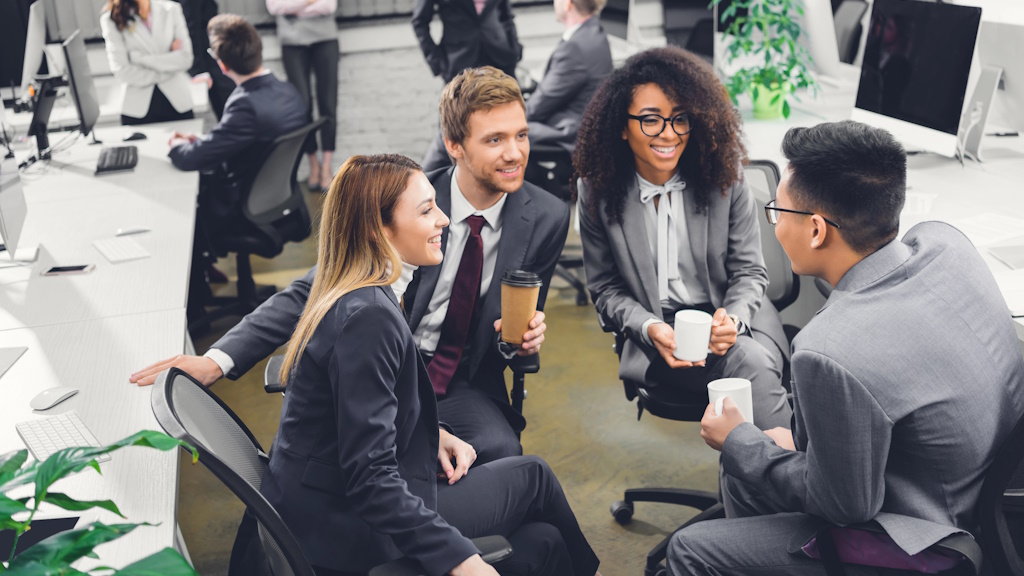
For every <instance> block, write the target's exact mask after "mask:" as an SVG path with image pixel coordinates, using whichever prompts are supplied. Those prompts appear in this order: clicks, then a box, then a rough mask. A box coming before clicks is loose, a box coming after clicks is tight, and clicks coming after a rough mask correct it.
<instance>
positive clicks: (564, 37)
mask: <svg viewBox="0 0 1024 576" xmlns="http://www.w3.org/2000/svg"><path fill="white" fill-rule="evenodd" d="M591 18H593V16H591ZM587 20H590V18H587ZM587 20H584V21H583V22H580V23H579V24H573V25H572V26H569V27H568V28H566V29H565V32H562V40H564V41H566V42H568V41H569V40H570V39H571V38H572V35H573V34H575V33H576V31H577V30H579V29H580V26H583V24H584V23H585V22H586V21H587Z"/></svg>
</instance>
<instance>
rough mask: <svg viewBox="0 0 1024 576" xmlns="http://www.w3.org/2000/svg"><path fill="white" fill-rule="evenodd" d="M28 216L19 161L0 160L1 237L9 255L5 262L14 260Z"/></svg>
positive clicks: (12, 159) (11, 159) (10, 159)
mask: <svg viewBox="0 0 1024 576" xmlns="http://www.w3.org/2000/svg"><path fill="white" fill-rule="evenodd" d="M27 215H28V205H27V204H26V203H25V193H24V191H23V190H22V187H21V177H20V176H19V175H18V161H17V160H15V159H14V158H4V159H2V160H0V236H2V237H3V242H4V246H6V248H7V249H6V253H7V255H8V256H7V258H4V260H6V259H8V258H9V259H10V260H13V259H14V255H15V251H16V250H17V249H18V242H19V241H20V240H21V230H22V228H23V227H24V225H25V217H26V216H27Z"/></svg>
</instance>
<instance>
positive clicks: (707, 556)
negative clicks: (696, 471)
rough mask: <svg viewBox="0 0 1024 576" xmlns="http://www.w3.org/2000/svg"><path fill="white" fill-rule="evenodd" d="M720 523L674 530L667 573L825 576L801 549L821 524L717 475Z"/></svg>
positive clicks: (858, 574) (851, 575) (851, 569)
mask: <svg viewBox="0 0 1024 576" xmlns="http://www.w3.org/2000/svg"><path fill="white" fill-rule="evenodd" d="M721 486H722V498H723V500H724V502H725V508H726V516H728V518H725V519H724V520H708V521H705V522H700V523H697V524H694V525H692V526H689V527H687V528H686V529H684V530H680V531H679V532H676V534H675V536H673V537H672V542H671V543H669V547H668V562H667V564H668V566H667V567H668V573H669V574H671V575H673V576H682V575H684V574H693V575H697V574H700V575H707V576H725V575H729V576H739V575H745V574H749V575H752V576H753V575H756V576H776V575H777V576H787V575H795V576H805V575H806V576H825V568H824V566H822V564H821V562H819V561H818V560H815V559H813V558H810V557H809V556H807V555H806V554H804V552H803V551H802V550H801V547H802V546H803V545H804V544H806V543H807V542H808V541H809V540H810V539H811V538H812V537H813V536H814V533H815V532H816V531H817V529H818V528H819V527H820V526H821V525H822V524H821V523H822V521H821V520H819V519H817V518H815V517H813V516H810V515H808V514H802V513H799V512H780V511H781V510H782V506H781V505H779V503H776V502H772V501H771V500H770V499H769V498H768V497H767V496H766V495H765V494H763V493H761V492H758V491H757V489H756V487H754V486H750V485H747V484H745V483H743V482H741V481H739V480H737V479H735V478H732V477H730V476H723V477H722V484H721ZM844 568H845V570H846V574H847V576H881V575H884V574H889V573H892V571H889V570H883V569H878V568H871V567H867V566H844Z"/></svg>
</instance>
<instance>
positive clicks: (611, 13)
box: [601, 0, 632, 40]
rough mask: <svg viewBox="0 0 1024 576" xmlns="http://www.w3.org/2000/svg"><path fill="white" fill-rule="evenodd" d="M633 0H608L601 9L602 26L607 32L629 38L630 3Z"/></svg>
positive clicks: (625, 38)
mask: <svg viewBox="0 0 1024 576" xmlns="http://www.w3.org/2000/svg"><path fill="white" fill-rule="evenodd" d="M631 2H632V0H608V3H607V4H605V6H604V10H601V26H602V27H603V28H604V31H605V32H606V33H607V34H610V35H612V36H617V37H619V38H622V39H623V40H628V39H629V38H628V36H629V5H630V3H631Z"/></svg>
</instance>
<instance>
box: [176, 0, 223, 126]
mask: <svg viewBox="0 0 1024 576" xmlns="http://www.w3.org/2000/svg"><path fill="white" fill-rule="evenodd" d="M176 1H177V2H178V4H181V11H182V12H183V13H184V14H185V24H186V25H187V26H188V35H189V38H191V39H192V67H191V68H189V70H188V75H189V76H191V77H192V79H193V80H192V81H193V82H196V81H197V80H198V79H197V78H196V76H197V75H200V74H203V73H206V74H208V75H209V78H208V79H205V80H203V81H204V82H205V83H206V89H207V92H208V94H209V98H210V108H212V109H213V113H214V115H216V116H217V119H218V120H220V117H221V116H223V115H224V104H225V103H226V102H227V100H228V97H229V96H230V95H231V91H232V90H234V88H235V84H234V83H233V82H232V81H231V79H230V78H228V77H227V76H225V75H224V73H223V72H221V70H220V66H218V65H217V61H216V60H214V59H213V57H212V56H210V55H209V54H208V53H207V49H208V48H209V47H210V39H209V37H208V36H207V35H206V27H207V26H208V25H209V24H210V20H211V19H213V17H214V16H216V15H217V3H216V2H215V1H214V0H176Z"/></svg>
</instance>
